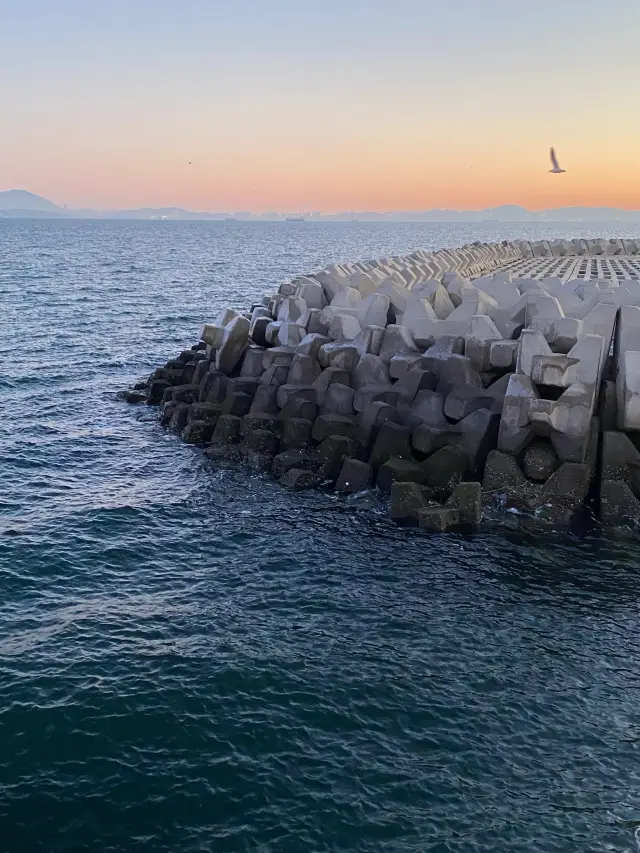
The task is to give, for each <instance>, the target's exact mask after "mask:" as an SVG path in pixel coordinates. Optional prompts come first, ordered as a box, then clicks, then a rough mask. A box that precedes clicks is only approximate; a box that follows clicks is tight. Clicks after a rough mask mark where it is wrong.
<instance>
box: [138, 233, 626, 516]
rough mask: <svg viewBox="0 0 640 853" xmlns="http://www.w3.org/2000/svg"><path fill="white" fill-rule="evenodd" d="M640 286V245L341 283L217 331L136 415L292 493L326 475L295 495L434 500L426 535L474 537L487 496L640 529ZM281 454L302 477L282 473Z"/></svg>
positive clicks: (350, 276) (555, 251)
mask: <svg viewBox="0 0 640 853" xmlns="http://www.w3.org/2000/svg"><path fill="white" fill-rule="evenodd" d="M638 279H640V240H619V239H615V240H605V239H595V240H556V241H545V240H540V241H536V242H533V243H532V242H529V241H517V242H508V241H504V242H502V243H499V244H482V243H474V244H471V245H466V246H462V247H460V248H459V249H447V250H441V251H438V252H426V251H424V250H420V249H418V250H415V251H414V252H411V253H409V254H407V255H405V256H403V257H399V256H396V257H385V258H380V259H378V260H374V261H358V262H357V263H341V264H330V265H328V266H327V267H325V268H324V269H323V270H318V271H315V272H309V273H307V274H304V275H300V276H297V277H296V278H294V279H292V280H290V281H284V282H282V283H281V284H280V285H279V286H278V287H277V292H274V293H272V294H271V295H268V296H265V297H264V298H263V299H262V302H261V303H259V304H256V305H254V306H252V308H251V311H250V312H248V313H247V314H246V315H243V314H241V313H239V312H237V311H234V310H231V309H229V310H224V311H221V312H219V314H218V316H216V317H215V318H214V319H213V321H212V322H210V323H206V324H205V325H204V326H203V327H202V331H201V340H200V341H199V342H198V343H197V344H196V345H195V346H194V347H192V348H191V349H184V350H183V351H182V352H181V353H180V354H179V355H178V357H177V358H175V359H171V360H170V361H169V362H167V364H166V365H165V366H164V367H161V368H159V369H158V370H156V371H154V373H153V374H152V375H151V376H150V377H149V379H148V380H147V381H145V382H142V383H139V385H137V386H136V387H135V388H134V389H133V390H132V391H130V392H128V394H126V395H125V399H128V400H130V401H131V402H142V401H145V400H146V402H147V403H149V404H155V405H157V404H163V409H162V413H161V420H162V422H163V423H165V424H167V425H168V426H169V427H170V428H171V429H173V430H175V431H176V432H178V433H181V434H182V435H183V437H184V439H185V441H188V442H193V443H202V442H206V441H208V440H209V437H210V438H211V446H210V452H209V455H210V456H211V457H212V458H215V459H224V460H229V459H236V458H237V457H238V454H239V452H240V451H239V450H237V449H236V450H232V449H231V448H234V447H235V448H237V447H241V448H242V454H244V456H243V458H244V459H245V461H246V463H247V464H249V465H250V466H251V467H252V468H254V470H261V471H267V470H270V469H272V471H273V473H274V475H275V476H278V477H282V476H283V474H286V473H287V472H288V471H289V470H290V469H291V468H296V469H298V470H300V471H306V470H307V466H308V465H310V464H311V463H310V460H312V461H313V464H314V465H315V468H314V469H313V471H312V473H313V475H314V478H310V477H298V475H295V476H294V475H291V480H292V483H293V482H294V481H295V483H298V480H299V481H300V484H302V483H306V482H309V483H310V482H311V481H312V479H313V483H314V485H315V484H316V481H317V479H318V478H320V477H323V478H324V481H325V482H327V481H328V482H335V481H336V480H338V485H339V487H340V490H341V491H346V492H349V491H353V490H359V489H360V488H368V487H370V485H371V483H372V482H374V480H376V479H377V484H378V485H379V487H380V488H381V490H383V491H387V490H389V489H390V490H391V494H392V496H393V493H394V489H396V487H399V486H402V487H409V486H412V487H415V488H417V489H418V490H420V489H422V491H417V492H416V491H415V489H414V491H409V492H406V494H407V495H408V494H412V495H413V496H414V498H415V500H416V501H418V498H417V497H416V495H419V496H420V501H421V502H422V504H421V505H420V507H419V509H420V510H421V519H422V521H421V524H422V525H423V526H424V527H425V528H428V529H438V530H443V529H447V530H450V529H457V527H459V526H461V525H464V524H465V523H466V521H467V520H469V519H471V520H475V519H476V518H477V507H478V504H479V498H478V489H479V488H480V483H482V485H483V487H484V498H485V500H486V499H487V496H488V495H500V496H501V497H500V500H501V501H502V503H503V504H506V505H508V506H509V505H511V506H516V507H518V508H521V509H525V510H529V511H535V512H536V513H537V514H540V515H546V517H547V518H551V519H552V520H553V521H554V522H556V523H564V522H565V521H569V520H570V519H572V518H574V517H575V516H576V515H579V514H580V512H581V511H582V510H583V509H584V508H586V507H587V504H588V503H589V500H590V497H591V496H593V497H594V498H595V506H596V508H597V507H599V509H600V515H601V517H602V518H603V519H604V520H606V521H615V520H616V514H617V515H621V514H622V515H623V516H624V517H625V518H626V519H631V520H638V522H639V523H640V499H639V497H638V496H639V495H640V474H639V472H640V454H639V453H638V451H637V449H636V448H635V445H634V441H633V440H632V438H631V437H632V436H634V435H635V434H637V435H638V436H640V282H639V281H638ZM614 332H615V337H614ZM203 406H204V407H208V408H202V407H203ZM256 419H257V420H256ZM261 419H264V420H263V421H262V423H263V424H264V425H265V429H264V430H262V429H261V428H260V427H261ZM274 422H275V423H277V427H275V426H273V423H274ZM262 432H266V433H268V434H269V437H266V436H265V435H262V434H260V433H262ZM210 434H211V435H210ZM599 436H601V439H600V438H599ZM225 446H227V447H228V448H229V450H228V451H225V450H224V447H225ZM320 448H322V453H321V454H320V456H321V457H322V459H321V460H320V457H319V456H318V451H319V449H320ZM277 449H281V450H282V451H283V452H284V454H286V453H298V454H302V456H303V457H304V460H305V462H304V463H300V464H293V463H292V464H291V465H290V466H289V468H287V470H286V471H285V470H281V469H282V464H283V463H281V462H280V461H279V458H280V457H282V456H283V453H280V454H277V453H276V452H275V451H276V450H277ZM271 458H273V465H272V464H271ZM287 458H288V457H286V456H285V461H286V459H287ZM316 469H317V470H316ZM594 472H598V477H597V481H594ZM409 478H415V480H416V482H415V483H413V484H412V483H410V482H403V480H404V481H407V480H408V479H409ZM465 478H466V479H467V480H469V479H473V480H474V481H475V485H472V484H471V483H468V482H465V481H464V480H465ZM423 483H425V484H427V486H428V489H429V492H428V493H429V497H428V498H427V497H426V494H427V493H426V492H425V491H424V486H423V485H421V484H423ZM292 487H297V486H292ZM458 489H460V490H461V491H460V492H458ZM397 494H398V495H400V494H404V493H402V491H400V492H398V493H397ZM456 494H458V495H463V494H464V495H467V497H468V499H469V501H468V502H469V506H470V507H471V509H469V510H468V511H467V510H466V509H465V508H464V507H463V506H462V504H461V502H460V501H461V500H462V499H461V498H460V500H458V498H456V501H457V503H456V501H454V500H453V496H454V495H456ZM471 496H473V499H471ZM433 497H436V498H437V499H439V500H440V501H441V502H442V501H447V500H448V501H453V503H449V504H448V505H447V506H442V505H441V504H438V505H435V506H434V505H432V504H430V503H429V501H430V500H432V498H433ZM398 501H399V498H398V497H396V500H395V506H396V508H395V510H394V507H393V505H394V501H393V497H392V516H394V517H395V516H396V515H399V516H402V514H403V512H404V511H403V510H400V509H398ZM411 512H412V520H413V521H414V522H416V521H417V520H418V513H417V510H412V511H411ZM403 518H404V516H403ZM404 520H406V518H405V519H404ZM474 523H475V522H474ZM472 526H473V525H472Z"/></svg>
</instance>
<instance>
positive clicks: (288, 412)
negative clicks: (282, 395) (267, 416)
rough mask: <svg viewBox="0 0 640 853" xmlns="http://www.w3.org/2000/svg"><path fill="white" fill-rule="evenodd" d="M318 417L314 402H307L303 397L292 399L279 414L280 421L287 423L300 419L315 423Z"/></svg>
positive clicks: (316, 406)
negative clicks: (291, 419) (293, 419)
mask: <svg viewBox="0 0 640 853" xmlns="http://www.w3.org/2000/svg"><path fill="white" fill-rule="evenodd" d="M317 415H318V405H317V403H316V402H315V401H314V400H309V399H307V398H305V397H299V396H295V397H292V398H291V399H290V400H289V402H288V403H287V405H286V406H285V407H284V409H282V411H281V412H280V419H281V420H283V421H288V420H289V419H290V418H296V419H300V418H302V419H303V420H305V421H311V422H313V421H315V419H316V417H317Z"/></svg>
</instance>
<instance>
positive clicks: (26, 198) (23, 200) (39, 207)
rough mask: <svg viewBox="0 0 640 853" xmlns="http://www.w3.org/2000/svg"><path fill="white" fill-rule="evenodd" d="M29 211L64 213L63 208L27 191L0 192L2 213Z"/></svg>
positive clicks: (0, 209)
mask: <svg viewBox="0 0 640 853" xmlns="http://www.w3.org/2000/svg"><path fill="white" fill-rule="evenodd" d="M16 210H28V211H39V212H41V213H64V210H63V209H62V208H61V207H58V205H57V204H54V203H53V202H52V201H49V200H48V199H46V198H42V196H40V195H36V194H35V193H30V192H27V190H6V191H5V192H0V211H16Z"/></svg>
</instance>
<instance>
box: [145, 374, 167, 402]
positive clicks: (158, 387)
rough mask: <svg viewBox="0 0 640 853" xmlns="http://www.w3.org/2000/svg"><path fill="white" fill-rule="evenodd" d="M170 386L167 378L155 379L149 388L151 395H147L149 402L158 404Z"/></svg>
mask: <svg viewBox="0 0 640 853" xmlns="http://www.w3.org/2000/svg"><path fill="white" fill-rule="evenodd" d="M169 387H170V384H169V382H168V381H167V380H166V379H154V380H153V382H152V383H151V386H150V388H149V396H148V397H147V403H148V404H149V405H150V406H157V405H158V403H161V402H162V398H163V396H164V392H165V391H166V389H167V388H169Z"/></svg>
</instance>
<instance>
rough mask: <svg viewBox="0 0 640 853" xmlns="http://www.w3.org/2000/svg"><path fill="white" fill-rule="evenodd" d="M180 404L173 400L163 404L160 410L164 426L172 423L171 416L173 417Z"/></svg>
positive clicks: (161, 421)
mask: <svg viewBox="0 0 640 853" xmlns="http://www.w3.org/2000/svg"><path fill="white" fill-rule="evenodd" d="M177 407H178V404H177V403H174V402H173V400H170V401H169V402H168V403H163V404H162V409H161V410H160V423H161V424H162V425H163V426H167V425H168V424H170V423H171V418H172V417H173V413H174V412H175V410H176V409H177Z"/></svg>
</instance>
